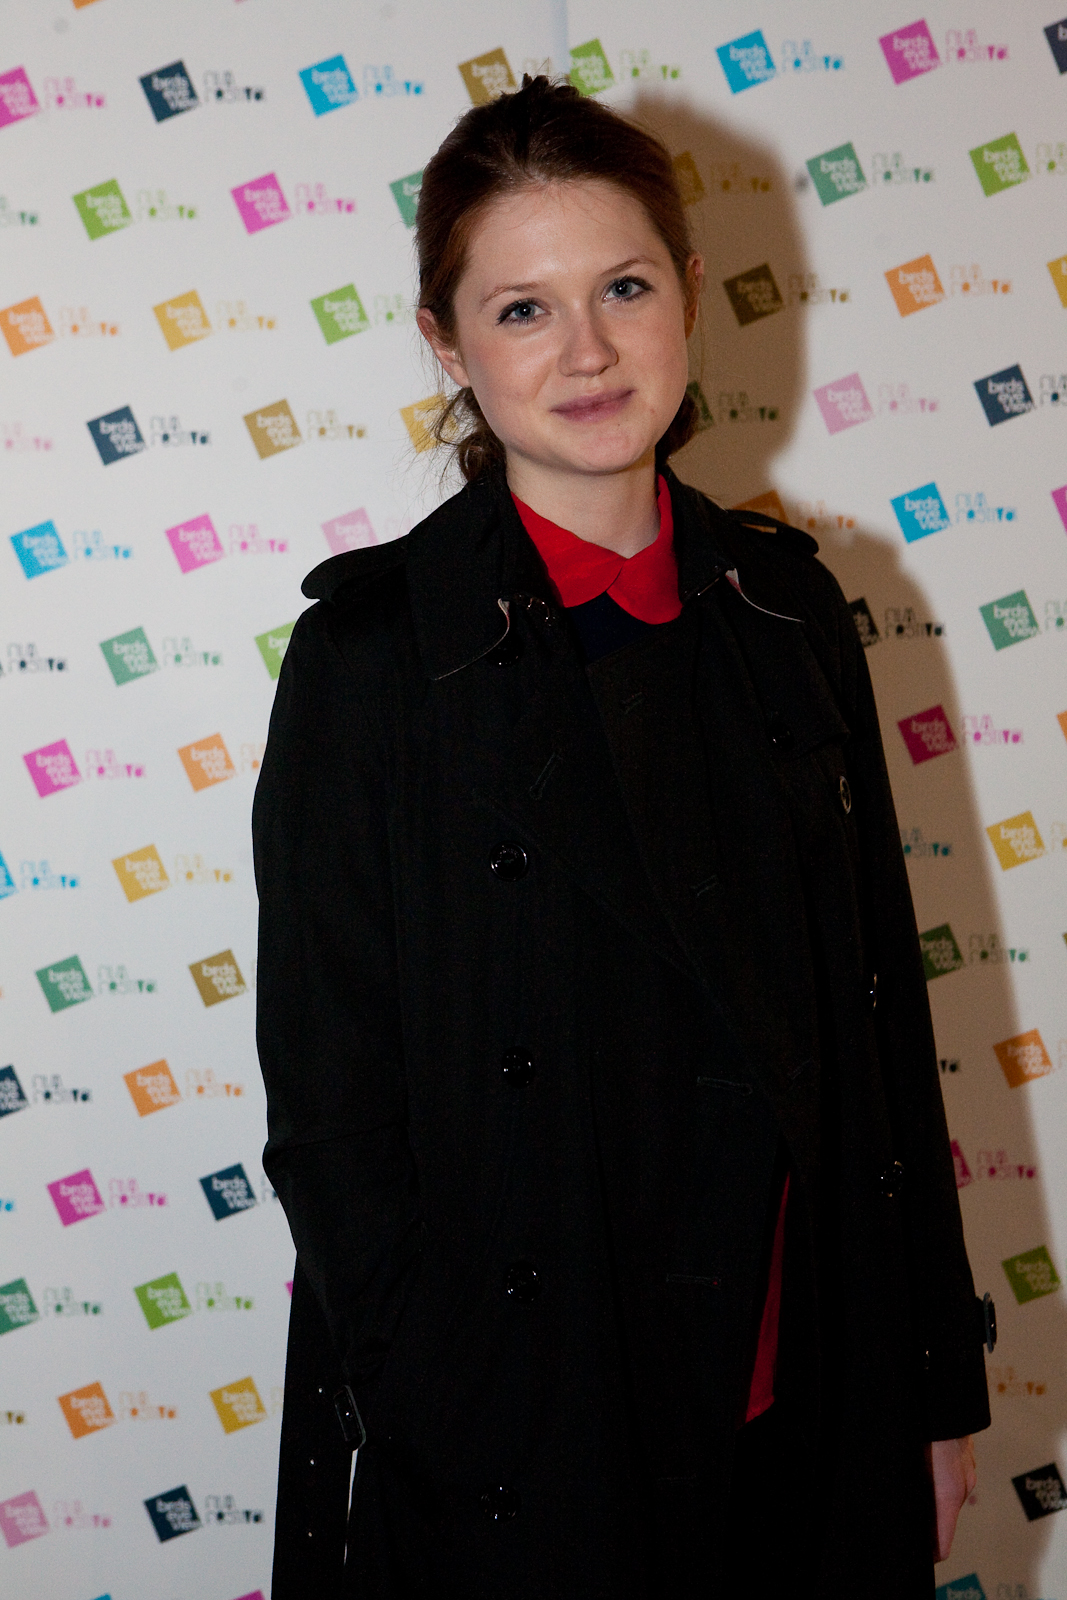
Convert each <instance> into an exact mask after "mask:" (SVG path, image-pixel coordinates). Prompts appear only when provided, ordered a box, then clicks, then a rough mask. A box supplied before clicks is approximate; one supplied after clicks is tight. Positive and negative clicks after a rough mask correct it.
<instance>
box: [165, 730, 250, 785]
mask: <svg viewBox="0 0 1067 1600" xmlns="http://www.w3.org/2000/svg"><path fill="white" fill-rule="evenodd" d="M178 754H179V755H180V756H181V758H182V766H183V767H184V768H185V770H186V773H187V774H188V777H189V782H190V783H191V784H192V786H193V788H194V789H209V788H210V787H211V785H212V784H213V783H224V782H225V781H226V779H227V778H236V776H237V768H236V767H235V766H234V764H233V762H232V761H231V760H230V752H229V751H228V750H227V748H226V746H225V745H224V744H223V742H222V734H221V733H212V734H210V735H209V736H208V738H206V739H197V741H196V743H195V744H184V745H182V747H181V749H180V750H179V751H178Z"/></svg>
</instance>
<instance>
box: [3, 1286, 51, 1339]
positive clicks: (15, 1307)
mask: <svg viewBox="0 0 1067 1600" xmlns="http://www.w3.org/2000/svg"><path fill="white" fill-rule="evenodd" d="M40 1315H41V1313H40V1312H39V1311H38V1309H37V1307H36V1306H35V1305H34V1303H33V1295H32V1294H31V1293H30V1290H29V1285H28V1284H27V1282H26V1280H25V1278H13V1279H12V1280H11V1282H10V1283H0V1333H11V1332H13V1331H14V1329H15V1328H25V1327H26V1325H27V1324H28V1323H30V1322H36V1321H38V1319H39V1318H40Z"/></svg>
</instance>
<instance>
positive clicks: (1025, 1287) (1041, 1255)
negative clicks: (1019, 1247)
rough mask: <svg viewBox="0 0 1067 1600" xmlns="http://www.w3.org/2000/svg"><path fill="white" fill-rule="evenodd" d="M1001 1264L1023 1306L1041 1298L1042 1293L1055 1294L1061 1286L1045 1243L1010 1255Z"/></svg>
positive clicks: (1013, 1292) (1013, 1291) (1014, 1293)
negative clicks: (1021, 1252) (1018, 1254)
mask: <svg viewBox="0 0 1067 1600" xmlns="http://www.w3.org/2000/svg"><path fill="white" fill-rule="evenodd" d="M1000 1264H1001V1266H1002V1267H1003V1268H1004V1274H1005V1276H1006V1278H1007V1280H1008V1282H1009V1283H1010V1284H1011V1292H1012V1294H1013V1295H1014V1296H1015V1298H1016V1300H1017V1301H1018V1302H1019V1304H1020V1305H1021V1306H1025V1305H1026V1304H1027V1303H1028V1302H1029V1301H1031V1300H1040V1299H1041V1297H1042V1295H1046V1294H1055V1293H1056V1290H1057V1289H1059V1288H1060V1287H1061V1284H1060V1279H1059V1274H1058V1273H1057V1271H1056V1268H1055V1267H1054V1266H1053V1264H1052V1257H1051V1256H1050V1255H1049V1253H1048V1250H1047V1248H1046V1247H1045V1245H1043V1244H1039V1245H1038V1246H1037V1247H1036V1249H1034V1250H1026V1251H1024V1252H1023V1254H1022V1255H1021V1256H1009V1257H1008V1259H1007V1261H1002V1262H1001V1263H1000Z"/></svg>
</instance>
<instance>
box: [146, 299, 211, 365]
mask: <svg viewBox="0 0 1067 1600" xmlns="http://www.w3.org/2000/svg"><path fill="white" fill-rule="evenodd" d="M152 310H153V311H154V312H155V314H156V321H157V322H158V323H159V326H160V327H161V328H162V330H163V337H164V339H166V341H167V344H168V346H169V347H170V349H171V350H181V349H182V348H183V347H184V346H185V345H187V344H196V343H197V342H198V340H200V339H206V338H207V336H208V334H209V333H210V332H211V324H210V322H209V321H208V319H207V312H206V311H205V310H204V308H203V306H202V305H201V303H200V296H199V295H198V294H197V292H196V290H195V289H190V290H189V291H188V293H187V294H177V295H175V296H174V298H173V300H162V301H161V302H160V304H159V305H158V306H153V307H152Z"/></svg>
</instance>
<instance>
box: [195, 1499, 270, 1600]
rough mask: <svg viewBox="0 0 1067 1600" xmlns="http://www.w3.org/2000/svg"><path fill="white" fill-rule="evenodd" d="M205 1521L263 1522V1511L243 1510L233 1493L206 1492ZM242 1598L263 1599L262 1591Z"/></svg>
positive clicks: (245, 1599)
mask: <svg viewBox="0 0 1067 1600" xmlns="http://www.w3.org/2000/svg"><path fill="white" fill-rule="evenodd" d="M204 1520H205V1522H215V1523H224V1524H226V1525H227V1526H228V1527H232V1526H234V1525H235V1524H237V1523H248V1522H262V1521H263V1512H262V1511H252V1510H248V1511H242V1510H240V1509H239V1507H238V1505H237V1501H236V1500H235V1499H234V1497H233V1495H232V1494H206V1495H205V1496H204ZM240 1600H263V1595H262V1592H261V1591H260V1590H259V1589H257V1590H255V1592H254V1593H253V1594H249V1595H244V1596H242V1597H240Z"/></svg>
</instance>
